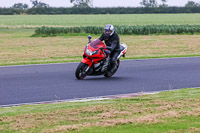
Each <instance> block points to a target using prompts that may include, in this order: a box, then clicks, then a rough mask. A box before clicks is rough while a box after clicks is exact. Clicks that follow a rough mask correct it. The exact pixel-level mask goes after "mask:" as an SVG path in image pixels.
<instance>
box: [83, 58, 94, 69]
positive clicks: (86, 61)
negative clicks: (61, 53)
mask: <svg viewBox="0 0 200 133" xmlns="http://www.w3.org/2000/svg"><path fill="white" fill-rule="evenodd" d="M81 62H82V63H85V64H88V65H89V67H91V66H92V60H90V59H88V58H84V59H82V61H81Z"/></svg>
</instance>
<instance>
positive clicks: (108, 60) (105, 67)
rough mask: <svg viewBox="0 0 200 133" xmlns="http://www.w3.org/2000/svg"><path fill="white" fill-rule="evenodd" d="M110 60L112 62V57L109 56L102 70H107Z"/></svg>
mask: <svg viewBox="0 0 200 133" xmlns="http://www.w3.org/2000/svg"><path fill="white" fill-rule="evenodd" d="M109 62H110V57H107V58H106V60H105V62H104V64H103V66H102V69H101V71H102V72H104V71H106V70H107V68H108V64H109Z"/></svg>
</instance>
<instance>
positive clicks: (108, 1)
mask: <svg viewBox="0 0 200 133" xmlns="http://www.w3.org/2000/svg"><path fill="white" fill-rule="evenodd" d="M38 1H41V2H44V3H47V4H49V5H50V6H52V7H70V6H72V4H71V3H70V0H38ZM141 1H142V0H93V6H94V7H119V6H120V7H136V6H140V4H139V3H140V2H141ZM157 1H158V2H159V1H161V0H157ZM190 1H191V0H190ZM192 1H194V2H199V1H200V0H192ZM187 2H188V0H168V2H167V4H168V5H170V6H184V5H185V4H186V3H187ZM14 3H26V4H28V5H29V7H31V6H32V5H31V2H30V0H0V7H11V6H12V5H14Z"/></svg>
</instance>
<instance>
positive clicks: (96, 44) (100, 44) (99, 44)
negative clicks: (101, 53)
mask: <svg viewBox="0 0 200 133" xmlns="http://www.w3.org/2000/svg"><path fill="white" fill-rule="evenodd" d="M103 45H104V43H103V42H102V41H101V40H99V39H96V40H94V41H93V42H92V43H90V46H91V47H93V48H95V49H97V48H99V47H103Z"/></svg>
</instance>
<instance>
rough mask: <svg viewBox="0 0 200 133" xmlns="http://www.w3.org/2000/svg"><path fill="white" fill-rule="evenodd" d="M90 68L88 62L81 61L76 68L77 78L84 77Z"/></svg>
mask: <svg viewBox="0 0 200 133" xmlns="http://www.w3.org/2000/svg"><path fill="white" fill-rule="evenodd" d="M87 68H88V64H85V63H82V62H81V63H80V64H79V65H78V67H77V68H76V72H75V76H76V78H77V79H84V78H85V77H86V75H87V72H86V69H87Z"/></svg>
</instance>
